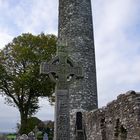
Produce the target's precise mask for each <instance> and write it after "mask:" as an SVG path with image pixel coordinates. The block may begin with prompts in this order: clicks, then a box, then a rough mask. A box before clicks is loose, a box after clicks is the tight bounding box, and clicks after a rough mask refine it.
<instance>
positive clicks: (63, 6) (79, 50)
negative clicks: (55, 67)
mask: <svg viewBox="0 0 140 140" xmlns="http://www.w3.org/2000/svg"><path fill="white" fill-rule="evenodd" d="M59 43H60V44H59ZM65 43H66V44H67V45H66V46H67V47H66V48H65V50H66V52H68V57H69V58H71V59H72V60H73V61H74V62H75V63H80V64H81V65H82V68H83V77H84V78H83V79H79V80H76V81H75V82H74V83H72V84H71V85H70V86H69V99H70V100H69V105H70V140H75V138H76V132H75V131H76V114H77V112H81V113H84V112H86V111H90V110H93V109H95V108H97V107H98V103H97V85H96V66H95V51H94V39H93V23H92V10H91V0H59V31H58V44H59V45H58V46H61V44H62V45H65ZM58 50H59V48H58ZM83 128H84V126H83Z"/></svg>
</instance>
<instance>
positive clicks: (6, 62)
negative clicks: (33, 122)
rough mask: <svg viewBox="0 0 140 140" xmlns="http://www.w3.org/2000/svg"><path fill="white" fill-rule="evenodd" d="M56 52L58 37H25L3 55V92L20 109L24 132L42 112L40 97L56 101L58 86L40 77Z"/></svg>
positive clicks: (0, 77) (0, 69)
mask: <svg viewBox="0 0 140 140" xmlns="http://www.w3.org/2000/svg"><path fill="white" fill-rule="evenodd" d="M55 52H56V37H55V36H54V35H45V34H40V35H38V36H34V35H32V34H29V33H27V34H22V35H21V36H18V37H16V38H14V39H13V41H12V42H11V43H9V44H8V45H6V46H5V48H4V49H3V50H1V51H0V90H1V93H2V94H3V96H4V97H5V99H6V103H8V104H9V105H12V106H14V107H17V108H18V110H19V112H20V115H21V126H22V124H24V129H23V130H22V131H25V127H26V124H27V118H28V117H29V116H31V115H33V114H35V113H36V112H37V111H38V109H39V106H38V101H39V100H38V97H48V98H49V99H50V100H51V99H53V98H52V93H53V92H54V83H52V82H51V81H50V79H49V78H48V76H47V75H41V74H40V73H39V68H40V64H41V62H42V61H49V60H50V59H51V58H52V57H53V56H54V55H55Z"/></svg>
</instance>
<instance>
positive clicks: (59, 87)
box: [40, 46, 83, 140]
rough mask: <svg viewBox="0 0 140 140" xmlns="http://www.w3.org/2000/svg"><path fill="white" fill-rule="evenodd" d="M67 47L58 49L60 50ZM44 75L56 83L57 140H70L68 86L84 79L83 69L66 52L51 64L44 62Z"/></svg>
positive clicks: (42, 70)
mask: <svg viewBox="0 0 140 140" xmlns="http://www.w3.org/2000/svg"><path fill="white" fill-rule="evenodd" d="M64 47H65V46H60V47H58V48H59V49H60V50H61V49H63V48H64ZM40 72H41V73H42V74H48V75H49V77H50V78H51V80H52V81H54V82H55V83H56V96H55V99H56V105H55V113H56V114H55V140H69V138H70V136H69V132H70V130H69V126H70V124H69V123H70V120H69V119H70V118H69V116H70V114H69V91H68V86H69V84H70V82H72V81H74V79H78V78H82V77H83V74H82V68H81V67H80V66H78V65H76V64H75V63H74V62H73V61H72V60H71V59H70V58H69V57H68V55H67V53H66V52H63V51H62V52H59V53H58V55H57V56H56V57H55V58H54V59H52V60H51V61H50V62H48V63H47V62H42V64H41V67H40Z"/></svg>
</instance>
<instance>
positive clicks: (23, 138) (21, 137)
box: [19, 134, 28, 140]
mask: <svg viewBox="0 0 140 140" xmlns="http://www.w3.org/2000/svg"><path fill="white" fill-rule="evenodd" d="M19 140H28V136H27V135H26V134H23V135H22V136H20V138H19Z"/></svg>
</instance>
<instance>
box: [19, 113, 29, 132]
mask: <svg viewBox="0 0 140 140" xmlns="http://www.w3.org/2000/svg"><path fill="white" fill-rule="evenodd" d="M20 118H21V120H20V122H21V126H20V130H19V133H20V134H26V133H27V119H28V115H27V114H25V113H23V112H20Z"/></svg>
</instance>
